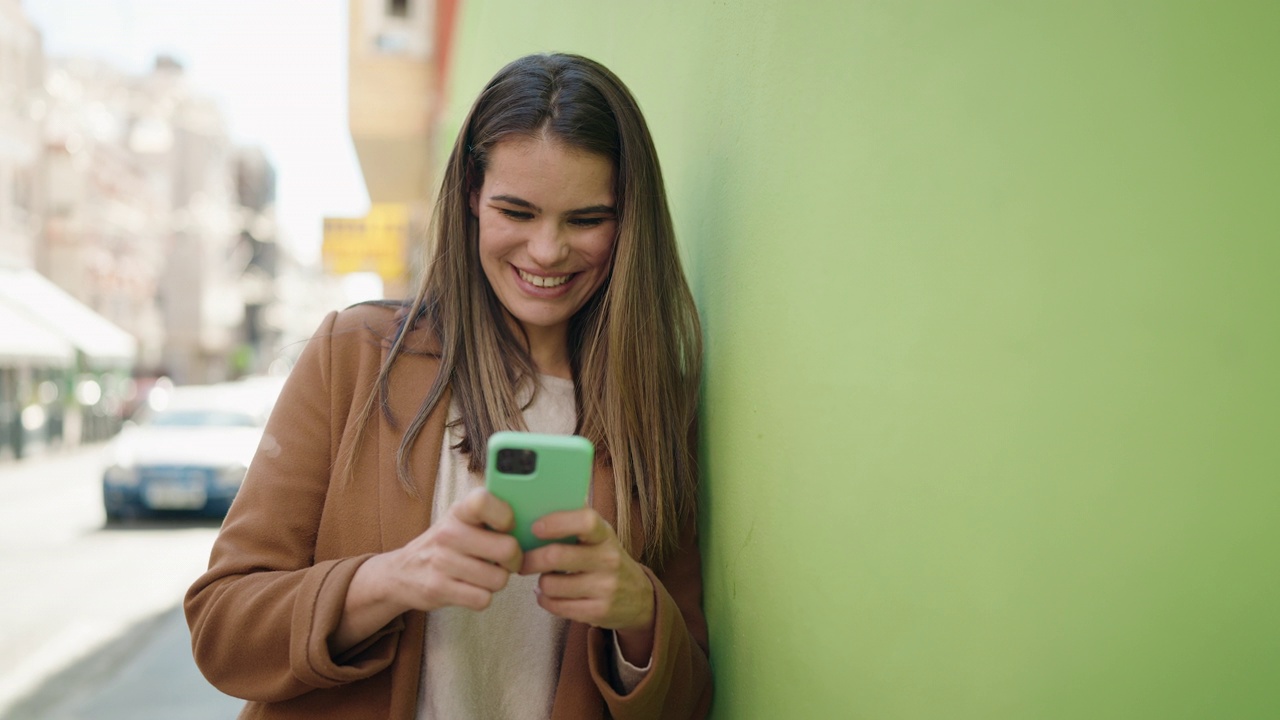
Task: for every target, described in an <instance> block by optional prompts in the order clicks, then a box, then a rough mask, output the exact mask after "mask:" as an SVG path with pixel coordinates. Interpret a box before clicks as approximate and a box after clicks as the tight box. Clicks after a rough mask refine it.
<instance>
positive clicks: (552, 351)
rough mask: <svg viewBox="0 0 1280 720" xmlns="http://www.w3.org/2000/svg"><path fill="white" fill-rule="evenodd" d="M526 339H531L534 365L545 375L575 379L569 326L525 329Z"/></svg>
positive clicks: (530, 347)
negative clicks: (571, 365) (571, 363)
mask: <svg viewBox="0 0 1280 720" xmlns="http://www.w3.org/2000/svg"><path fill="white" fill-rule="evenodd" d="M524 332H525V337H527V338H528V339H529V347H528V350H529V356H530V357H532V358H533V365H534V367H536V368H537V369H538V372H540V373H542V374H543V375H551V376H553V377H558V378H564V379H566V380H572V379H573V370H572V368H571V367H570V364H569V328H568V326H567V325H560V326H557V327H530V326H528V325H526V326H525V327H524Z"/></svg>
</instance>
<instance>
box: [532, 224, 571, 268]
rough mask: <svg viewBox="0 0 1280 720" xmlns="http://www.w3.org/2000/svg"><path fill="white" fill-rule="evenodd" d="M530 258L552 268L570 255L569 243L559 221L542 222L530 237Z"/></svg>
mask: <svg viewBox="0 0 1280 720" xmlns="http://www.w3.org/2000/svg"><path fill="white" fill-rule="evenodd" d="M528 252H529V259H531V260H533V261H534V262H536V263H538V264H539V265H541V266H542V267H544V268H552V267H555V266H556V265H558V264H560V263H561V262H563V261H564V260H565V259H566V258H567V257H568V256H569V244H568V242H566V239H565V237H564V235H563V233H561V231H560V226H559V224H558V223H552V222H547V223H540V224H539V225H538V227H536V228H534V229H533V231H532V233H531V234H530V237H529V245H528Z"/></svg>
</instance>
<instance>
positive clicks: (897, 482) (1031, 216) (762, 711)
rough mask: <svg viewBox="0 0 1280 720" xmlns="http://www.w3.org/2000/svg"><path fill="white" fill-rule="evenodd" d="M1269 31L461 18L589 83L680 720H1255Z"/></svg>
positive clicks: (849, 19) (1267, 548) (1265, 516)
mask: <svg viewBox="0 0 1280 720" xmlns="http://www.w3.org/2000/svg"><path fill="white" fill-rule="evenodd" d="M1277 26H1280V4H1276V3H1267V2H1226V3H1207V2H1187V1H1178V0H1175V1H1173V2H1163V1H1162V2H1154V1H1151V2H1139V1H1136V0H1135V1H1134V2H1124V3H1111V2H1094V1H1087V2H1073V3H1056V4H1053V3H1025V2H993V1H977V0H975V1H972V2H955V3H942V2H920V1H916V2H911V1H906V2H894V3H882V2H870V1H868V0H850V1H848V2H827V3H816V2H800V3H780V2H770V1H768V0H738V1H736V2H727V3H726V2H707V1H702V0H699V1H690V0H686V1H683V2H677V1H666V2H630V3H621V2H599V1H598V0H564V1H561V2H555V3H551V2H530V1H529V0H484V1H481V0H472V1H470V2H466V3H464V4H463V12H462V18H461V25H460V26H459V28H458V32H459V34H458V43H457V53H458V54H457V57H456V58H455V59H456V72H455V73H454V76H453V79H452V82H453V83H454V85H453V87H452V97H453V102H454V106H453V107H452V108H451V111H450V112H451V116H452V117H453V121H452V122H454V123H455V125H454V127H455V128H456V123H457V122H458V119H459V118H460V116H461V113H462V112H463V111H464V110H465V105H466V104H467V103H468V102H469V101H470V99H471V98H472V97H474V94H475V92H476V91H477V90H478V89H479V87H480V86H481V85H482V84H483V82H484V81H485V80H486V79H487V78H488V77H489V76H490V75H491V74H492V73H493V72H494V71H495V70H496V69H497V68H498V67H500V66H501V65H502V64H503V63H504V62H506V61H507V60H509V59H511V58H514V57H516V56H518V55H520V54H523V53H526V52H531V51H542V50H569V51H574V52H579V53H582V54H586V55H590V56H592V57H595V58H597V59H599V60H601V61H603V62H604V63H605V64H607V65H609V66H610V67H611V68H613V69H614V70H615V71H616V72H617V73H618V74H619V75H620V76H621V77H622V78H623V79H624V80H625V81H626V82H627V83H628V84H629V85H630V86H631V88H632V90H633V91H634V92H635V93H636V95H637V96H638V97H639V98H640V101H641V103H642V105H643V107H644V109H645V111H646V113H647V116H648V118H649V120H650V122H651V124H652V128H653V131H654V134H655V136H656V139H657V143H658V147H659V151H660V153H661V155H662V160H663V164H664V169H665V171H666V173H667V177H668V186H669V191H670V194H671V200H672V203H673V206H674V212H675V214H676V220H677V224H678V229H679V231H680V233H681V240H682V244H683V247H684V248H685V250H686V252H687V260H688V269H689V272H690V275H691V280H692V283H693V285H694V289H695V292H696V295H697V298H698V301H699V304H700V307H701V310H702V313H703V318H704V322H705V325H706V340H707V350H708V352H707V358H706V360H707V362H706V370H707V381H706V386H705V399H704V421H705V428H704V435H705V448H704V457H705V462H706V477H705V499H704V502H705V504H704V510H703V529H704V540H703V548H704V553H705V558H706V562H707V570H706V582H707V597H706V608H707V611H708V613H709V617H710V621H711V623H712V640H713V645H714V647H713V660H714V664H715V669H716V672H717V680H718V691H717V699H716V709H715V717H716V718H721V719H724V718H734V719H736V718H784V717H786V718H791V717H805V718H818V717H824V718H825V717H859V718H1085V717H1087V718H1137V717H1143V718H1205V717H1235V718H1242V717H1264V716H1271V715H1273V714H1274V713H1275V712H1276V708H1277V707H1280V683H1277V677H1280V611H1278V610H1277V608H1280V571H1278V570H1277V567H1278V563H1277V559H1278V558H1277V556H1278V555H1280V553H1278V552H1277V550H1278V548H1280V450H1277V446H1280V380H1277V374H1278V373H1280V290H1278V287H1280V170H1278V168H1280V91H1278V88H1280V85H1278V81H1280V43H1277V42H1276V34H1275V32H1276V28H1277Z"/></svg>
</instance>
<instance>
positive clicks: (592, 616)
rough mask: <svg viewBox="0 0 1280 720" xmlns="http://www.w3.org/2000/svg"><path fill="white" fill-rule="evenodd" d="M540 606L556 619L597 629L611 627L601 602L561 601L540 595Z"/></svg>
mask: <svg viewBox="0 0 1280 720" xmlns="http://www.w3.org/2000/svg"><path fill="white" fill-rule="evenodd" d="M538 605H540V606H541V607H542V609H543V610H546V611H547V612H549V613H551V614H552V615H555V616H556V617H562V618H564V619H566V620H573V621H575V622H580V623H586V624H587V625H594V626H596V627H609V623H608V621H607V620H606V612H605V607H604V603H602V602H601V601H599V600H561V599H558V598H553V597H547V596H546V595H541V594H540V595H538Z"/></svg>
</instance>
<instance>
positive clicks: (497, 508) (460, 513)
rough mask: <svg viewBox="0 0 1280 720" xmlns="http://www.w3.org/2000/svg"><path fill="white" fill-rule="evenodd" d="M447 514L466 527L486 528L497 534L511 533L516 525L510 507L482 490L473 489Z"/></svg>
mask: <svg viewBox="0 0 1280 720" xmlns="http://www.w3.org/2000/svg"><path fill="white" fill-rule="evenodd" d="M449 513H450V514H451V515H453V516H454V517H456V518H458V519H459V520H461V521H462V522H464V523H466V524H468V525H474V526H476V527H484V526H488V527H491V528H493V529H494V530H497V531H498V532H511V529H512V528H514V527H515V525H516V516H515V513H513V512H512V511H511V506H510V505H508V504H507V503H505V502H503V501H502V500H499V499H498V498H497V497H496V496H495V495H494V494H493V493H491V492H489V491H488V490H485V489H484V488H475V489H474V490H472V491H471V492H469V493H467V494H466V495H465V496H463V498H462V499H461V500H459V501H458V502H456V503H454V505H453V507H451V508H449Z"/></svg>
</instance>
